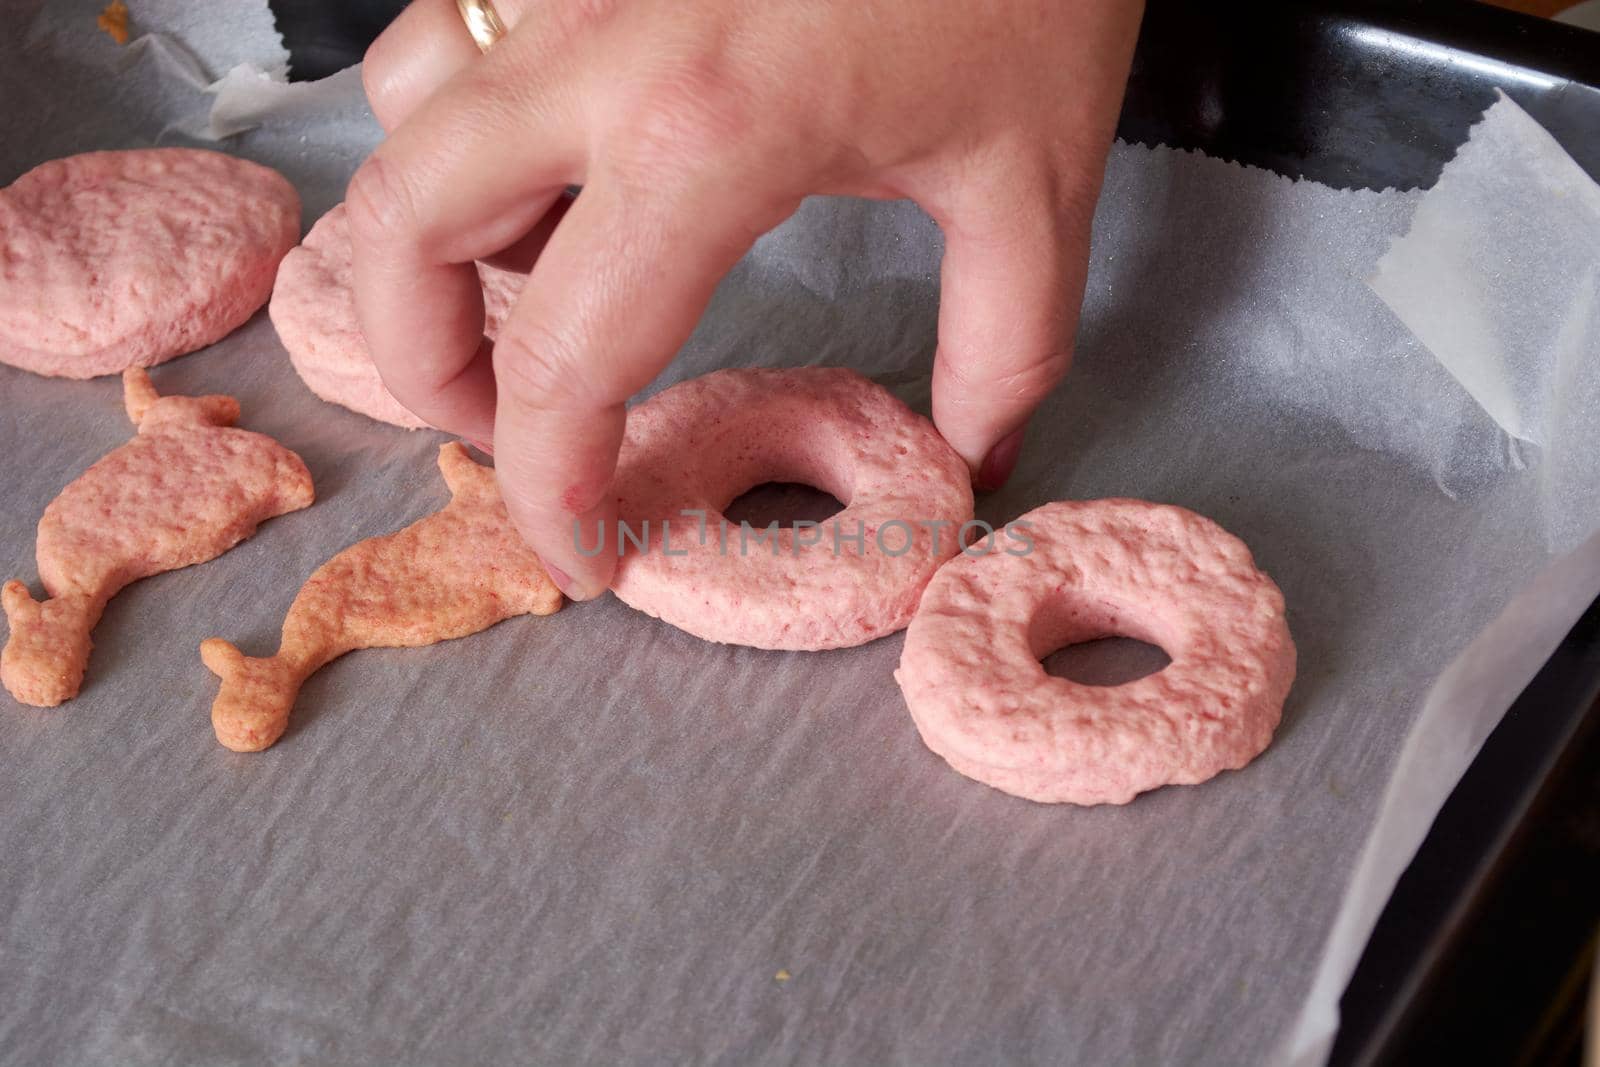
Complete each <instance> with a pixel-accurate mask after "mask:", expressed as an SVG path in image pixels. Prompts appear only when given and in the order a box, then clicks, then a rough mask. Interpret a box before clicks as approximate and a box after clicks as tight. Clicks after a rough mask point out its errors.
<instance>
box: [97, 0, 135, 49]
mask: <svg viewBox="0 0 1600 1067" xmlns="http://www.w3.org/2000/svg"><path fill="white" fill-rule="evenodd" d="M94 24H95V25H96V26H97V27H99V28H100V29H101V30H104V31H105V33H106V34H107V36H109V37H110V38H111V39H112V40H113V41H115V42H117V43H118V44H127V43H128V5H127V4H126V3H124V2H123V0H111V3H109V4H107V5H106V6H105V10H104V11H102V12H100V16H99V17H98V18H96V19H95V20H94Z"/></svg>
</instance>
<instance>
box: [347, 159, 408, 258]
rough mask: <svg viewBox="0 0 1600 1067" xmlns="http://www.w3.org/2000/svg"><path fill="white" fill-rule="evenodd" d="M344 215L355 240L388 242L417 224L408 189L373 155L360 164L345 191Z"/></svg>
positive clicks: (389, 167)
mask: <svg viewBox="0 0 1600 1067" xmlns="http://www.w3.org/2000/svg"><path fill="white" fill-rule="evenodd" d="M345 215H346V218H347V219H348V220H349V223H350V232H351V235H352V236H353V237H354V238H355V239H356V240H357V241H358V242H361V241H368V242H377V241H385V240H391V239H393V237H394V236H395V235H396V234H402V233H406V232H409V231H411V230H412V229H414V228H415V224H416V217H417V214H416V205H415V202H414V200H413V197H412V194H411V191H410V189H409V188H408V187H407V185H406V183H405V182H403V181H402V180H400V178H399V177H398V175H397V173H396V170H395V168H394V167H393V166H391V165H390V164H389V163H388V162H387V161H385V160H383V159H381V158H379V157H378V156H373V157H372V158H370V159H368V160H367V161H366V162H365V163H363V164H362V165H361V168H360V169H359V170H357V171H356V173H355V176H354V177H352V178H351V179H350V186H349V188H348V189H346V190H345Z"/></svg>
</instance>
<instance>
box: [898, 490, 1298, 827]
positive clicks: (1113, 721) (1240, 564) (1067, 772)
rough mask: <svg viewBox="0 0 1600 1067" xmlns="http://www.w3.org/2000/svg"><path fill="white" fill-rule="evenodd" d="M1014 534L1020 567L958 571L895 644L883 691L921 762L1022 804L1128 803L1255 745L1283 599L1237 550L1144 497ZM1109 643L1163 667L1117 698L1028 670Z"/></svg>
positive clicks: (963, 565)
mask: <svg viewBox="0 0 1600 1067" xmlns="http://www.w3.org/2000/svg"><path fill="white" fill-rule="evenodd" d="M1018 522H1019V523H1022V522H1026V523H1028V524H1030V526H1031V530H1027V531H1024V532H1026V533H1028V535H1029V536H1030V537H1031V538H1032V541H1033V544H1034V548H1033V551H1032V552H1031V553H1029V554H1027V555H1010V554H1006V552H1005V551H1004V550H1003V549H999V548H997V550H996V551H994V552H992V553H991V554H989V555H985V556H973V555H964V556H962V557H960V558H958V559H956V560H953V561H952V562H951V563H949V564H948V565H946V566H945V567H944V568H942V569H941V570H940V571H939V573H938V574H937V575H936V576H935V577H934V579H933V581H932V582H931V583H930V584H929V586H928V590H927V592H926V593H924V594H923V597H922V604H921V607H919V608H918V610H917V614H916V618H914V619H913V620H912V622H911V627H910V629H909V630H908V631H907V633H906V643H905V649H904V652H903V653H902V655H901V659H900V669H899V670H897V671H896V672H895V679H896V680H897V681H898V682H899V683H900V688H901V691H902V692H903V693H904V694H905V698H906V705H907V706H908V707H909V708H910V709H911V715H912V718H913V719H915V721H916V724H917V729H918V730H919V731H920V732H921V734H922V739H923V741H924V742H925V743H926V744H927V746H928V747H929V748H930V749H932V750H933V751H934V752H936V753H938V754H939V755H940V756H943V757H944V758H945V760H946V761H947V762H948V763H949V764H950V766H952V767H953V768H955V769H956V770H957V771H959V772H961V773H962V774H964V775H966V776H967V777H969V778H975V779H977V780H978V781H980V782H987V783H988V784H989V785H992V786H994V787H995V788H997V789H1001V790H1004V791H1005V792H1007V793H1014V794H1016V795H1017V796H1022V797H1028V798H1030V799H1032V800H1039V801H1046V802H1067V803H1073V804H1105V803H1109V804H1125V803H1127V802H1128V801H1130V800H1132V799H1133V798H1134V797H1135V796H1136V795H1137V794H1139V793H1141V792H1143V791H1145V790H1147V789H1154V788H1156V787H1158V786H1162V785H1173V784H1192V783H1196V782H1203V781H1205V780H1206V779H1208V778H1211V777H1212V776H1214V775H1215V774H1217V773H1218V772H1219V771H1223V770H1232V769H1237V768H1239V767H1243V766H1244V765H1245V764H1246V763H1248V762H1250V760H1252V759H1254V758H1255V757H1256V756H1257V755H1259V754H1260V753H1261V752H1262V750H1264V749H1265V748H1266V747H1267V745H1268V743H1269V742H1270V741H1271V740H1272V732H1273V730H1274V729H1275V728H1276V727H1277V725H1278V720H1279V717H1280V716H1281V714H1282V711H1283V702H1284V699H1285V698H1286V697H1287V695H1288V692H1289V687H1290V685H1291V684H1292V683H1293V681H1294V673H1295V649H1294V642H1293V641H1292V640H1291V639H1290V636H1289V626H1288V622H1287V621H1286V620H1285V618H1284V604H1283V595H1282V594H1281V593H1280V592H1279V591H1278V587H1277V586H1276V585H1275V584H1274V583H1273V581H1272V579H1271V578H1269V577H1267V575H1265V574H1264V573H1262V572H1261V571H1259V570H1257V569H1256V566H1255V562H1254V560H1253V559H1252V558H1251V556H1250V550H1249V549H1248V548H1247V547H1245V544H1244V542H1242V541H1240V540H1239V539H1238V538H1237V537H1234V536H1233V535H1232V534H1230V533H1228V532H1227V531H1226V530H1224V529H1222V528H1221V527H1220V526H1218V525H1217V524H1216V523H1214V522H1212V521H1211V520H1209V519H1206V518H1203V517H1202V516H1199V515H1196V514H1195V513H1194V512H1192V511H1186V510H1184V509H1183V508H1178V507H1171V506H1167V505H1162V504H1150V503H1146V502H1144V501H1141V500H1089V501H1068V502H1060V503H1054V504H1046V505H1045V506H1043V507H1041V508H1037V509H1035V510H1034V511H1031V512H1029V513H1027V514H1026V515H1024V516H1022V518H1021V519H1019V520H1018ZM1009 544H1010V546H1011V547H1013V548H1015V549H1016V550H1018V551H1020V550H1021V548H1022V545H1021V544H1020V542H1010V543H1009ZM1114 635H1120V636H1125V637H1134V638H1138V639H1139V640H1141V641H1146V642H1148V643H1150V644H1153V645H1159V646H1160V647H1161V648H1162V649H1164V650H1165V651H1166V653H1167V655H1168V656H1169V657H1171V660H1172V662H1171V663H1170V664H1168V665H1167V667H1165V668H1164V669H1162V670H1160V671H1158V672H1156V673H1155V674H1152V675H1149V676H1147V677H1144V678H1140V679H1138V680H1137V681H1133V682H1129V683H1127V684H1125V685H1118V686H1088V685H1080V684H1078V683H1076V682H1072V681H1069V680H1068V679H1065V678H1056V677H1052V676H1051V675H1048V674H1046V673H1045V670H1044V667H1043V665H1042V664H1041V663H1040V662H1039V661H1040V659H1041V658H1042V657H1043V656H1045V655H1048V654H1049V653H1050V652H1053V651H1055V650H1056V649H1058V648H1062V647H1065V646H1066V645H1069V644H1076V643H1079V642H1082V641H1090V640H1094V639H1096V638H1101V637H1109V636H1114Z"/></svg>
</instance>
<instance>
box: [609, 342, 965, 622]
mask: <svg viewBox="0 0 1600 1067" xmlns="http://www.w3.org/2000/svg"><path fill="white" fill-rule="evenodd" d="M765 482H801V483H804V484H806V485H811V486H815V487H816V488H818V489H822V490H825V491H826V492H828V493H831V494H833V496H834V497H836V498H837V499H838V500H839V501H840V502H841V503H843V504H844V505H845V507H844V510H843V511H841V512H840V513H839V514H838V515H837V516H835V517H834V518H831V519H828V520H826V521H825V522H824V523H823V524H822V528H821V529H820V530H818V531H816V532H815V533H816V535H817V536H820V537H821V542H820V543H818V544H812V545H804V544H799V543H797V537H796V531H795V530H794V529H793V528H783V529H781V530H780V531H778V533H777V535H776V545H777V551H776V553H774V552H773V551H772V549H771V548H770V547H769V546H768V544H758V543H756V542H754V541H753V540H751V539H749V538H746V540H745V543H744V551H743V552H742V553H741V551H740V528H739V527H737V526H732V525H730V524H729V523H728V522H727V520H726V519H724V518H723V517H722V513H721V512H722V509H723V508H724V507H726V506H727V505H728V504H729V502H731V501H732V500H733V499H734V498H735V497H737V496H738V495H739V494H740V493H743V492H745V491H746V490H748V489H751V488H754V487H755V486H757V485H761V484H763V483H765ZM616 486H617V494H618V496H619V498H620V510H621V518H622V522H623V523H624V524H625V525H626V526H627V527H628V528H629V529H630V530H632V531H633V532H634V534H635V535H636V536H637V535H638V534H640V533H641V532H642V531H643V528H644V523H645V522H646V521H647V520H648V522H649V524H650V526H649V540H648V544H647V548H646V549H645V550H644V551H640V550H638V549H637V548H635V547H634V546H633V545H632V544H631V543H630V544H628V545H627V546H626V548H625V554H624V555H623V556H622V558H621V559H620V560H619V561H618V566H617V574H616V578H615V580H614V582H613V583H612V589H614V590H615V591H616V594H617V596H618V597H620V598H621V599H622V600H623V601H625V602H626V603H628V604H630V605H632V606H633V607H635V608H638V609H639V610H640V611H643V612H646V613H647V614H650V615H654V616H656V617H658V618H661V619H663V620H665V621H666V622H669V623H671V624H672V625H674V626H676V627H678V628H680V629H683V630H687V631H688V632H689V633H692V634H694V635H695V636H697V637H703V638H705V639H706V640H708V641H721V642H725V643H727V644H734V645H750V646H753V647H755V648H773V649H824V648H843V647H848V646H851V645H860V644H865V643H866V642H868V641H871V640H873V639H875V638H878V637H882V636H884V635H885V634H890V633H894V632H895V631H896V630H901V629H904V628H905V625H906V623H907V622H909V621H910V619H911V614H912V612H913V611H915V610H916V606H917V599H918V598H919V597H920V596H921V595H922V590H923V587H924V586H926V585H927V584H928V579H929V578H931V577H932V576H933V572H934V571H935V570H936V569H937V568H938V566H939V564H940V563H942V562H943V561H944V560H946V559H949V558H950V557H951V556H952V555H954V554H955V553H956V551H957V549H958V544H959V542H958V540H957V538H958V536H959V533H960V527H961V524H962V523H964V522H966V521H968V520H969V519H971V518H972V486H971V476H970V475H969V473H968V471H967V467H966V464H965V463H964V462H962V460H961V457H960V456H958V455H957V454H956V453H955V451H954V450H953V449H952V448H951V447H950V446H949V445H948V444H946V443H945V442H944V439H943V438H941V437H940V436H939V434H938V432H937V431H935V430H934V428H933V425H932V424H931V423H930V422H928V420H926V419H924V418H922V417H921V416H919V415H916V414H914V413H913V412H912V411H911V409H910V408H907V407H906V406H905V405H904V404H902V403H901V402H900V401H899V400H897V399H895V397H894V396H893V395H892V394H890V393H889V392H888V390H886V389H884V388H883V387H882V386H879V385H876V384H874V383H873V382H870V381H868V380H867V379H866V378H863V377H862V376H861V375H859V374H856V373H855V372H854V371H849V370H845V369H843V368H838V367H810V368H803V369H798V370H723V371H717V372H716V373H714V374H708V375H706V376H705V377H703V378H695V379H693V380H691V381H687V382H683V383H680V384H678V385H675V386H673V387H672V388H670V389H667V390H665V391H663V392H661V393H659V394H657V395H656V396H654V397H652V398H651V399H650V400H647V401H645V402H644V403H643V404H640V405H639V406H638V407H636V408H634V409H633V410H632V411H631V412H629V413H628V424H627V433H626V436H625V438H624V440H623V444H622V455H621V458H620V459H619V461H618V464H617V479H616ZM696 508H699V509H704V510H705V511H706V512H707V516H706V526H705V538H704V542H703V543H701V539H700V537H699V534H700V528H699V520H697V519H696V518H694V517H692V516H691V517H685V516H683V514H682V512H683V511H684V509H696ZM663 519H666V520H669V521H670V522H671V526H670V538H671V540H670V545H669V544H668V543H667V539H666V538H664V537H663V536H662V530H661V526H660V523H661V520H663ZM894 520H899V522H902V523H905V524H906V526H907V527H908V528H907V529H901V528H899V527H896V528H894V529H886V530H884V542H883V544H884V545H886V546H887V548H888V549H889V550H890V551H888V552H886V551H883V550H882V546H880V544H879V542H878V531H879V529H880V527H884V526H885V524H887V523H890V522H892V521H894ZM926 522H943V523H945V524H947V525H946V526H945V527H944V528H942V530H941V531H940V535H939V538H938V541H939V543H938V545H937V550H936V548H935V545H934V530H933V529H932V528H930V527H929V526H927V525H923V524H924V523H926ZM835 523H838V524H839V525H838V526H837V530H838V531H839V534H840V537H839V538H838V540H837V544H838V546H839V549H838V551H835V538H834V536H833V533H832V531H833V530H834V529H835V526H834V524H835ZM858 524H859V525H858ZM858 530H859V531H860V532H862V533H863V534H864V537H865V545H864V548H858V547H857V546H856V544H855V542H854V540H853V537H854V535H855V534H856V532H857V531H858ZM758 532H762V531H758ZM615 534H616V531H615V530H608V531H606V542H605V545H604V550H605V551H607V552H615V551H616V550H617V542H616V539H615ZM807 536H808V537H809V536H810V535H807ZM595 537H596V533H595V531H593V530H589V531H585V532H584V534H583V538H582V540H581V541H580V547H581V548H582V549H584V550H592V549H593V548H594V547H595ZM724 537H725V538H726V540H725V541H724ZM801 540H803V539H801ZM723 544H726V546H727V547H726V549H725V550H724V549H723V547H722V546H723ZM906 544H909V546H910V547H909V549H908V550H906V551H905V552H904V553H903V554H900V555H892V554H891V553H895V552H900V550H901V547H902V545H906ZM669 548H670V552H671V554H668V549H669ZM679 552H683V553H685V554H684V555H678V553H679Z"/></svg>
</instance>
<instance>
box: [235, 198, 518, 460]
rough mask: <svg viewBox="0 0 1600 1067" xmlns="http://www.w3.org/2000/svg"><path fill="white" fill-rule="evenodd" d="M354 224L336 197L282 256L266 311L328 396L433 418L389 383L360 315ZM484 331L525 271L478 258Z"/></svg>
mask: <svg viewBox="0 0 1600 1067" xmlns="http://www.w3.org/2000/svg"><path fill="white" fill-rule="evenodd" d="M353 272H354V268H353V267H352V261H351V251H350V224H349V222H348V221H346V219H345V211H344V205H343V204H338V205H336V206H335V207H334V208H333V209H332V210H330V211H329V212H328V213H327V214H326V215H324V216H322V218H320V219H318V220H317V223H316V225H315V226H313V227H311V232H310V233H308V234H306V239H305V240H304V241H303V242H301V244H300V246H299V247H298V248H296V249H294V250H293V251H291V252H290V253H289V254H288V255H287V256H285V257H284V258H283V263H282V265H281V266H279V268H278V281H277V284H276V285H275V286H274V287H273V290H272V303H271V304H270V305H269V306H268V309H267V310H268V314H270V315H271V316H272V324H273V326H275V327H277V330H278V337H279V338H280V339H281V340H282V341H283V347H284V348H286V349H288V350H289V361H290V362H291V363H292V364H293V365H294V369H295V373H296V374H298V375H300V379H301V380H302V381H304V382H305V383H306V386H307V388H309V389H310V390H311V391H312V392H313V393H315V394H317V395H318V396H319V397H321V398H322V399H324V400H326V401H328V402H329V403H333V404H339V405H341V406H342V407H347V408H349V409H350V410H351V411H354V412H358V413H360V414H362V415H366V416H367V417H368V418H373V419H377V420H378V421H380V422H388V423H393V424H394V425H396V426H403V427H405V428H406V429H410V430H415V429H420V428H422V427H424V426H426V425H427V424H426V423H424V422H423V421H422V420H421V419H419V418H417V417H416V416H415V415H413V414H412V413H411V411H410V410H409V409H408V408H406V407H405V406H403V405H402V404H401V403H400V401H398V400H396V399H395V398H394V396H393V395H391V394H390V392H389V390H388V389H387V388H385V387H384V384H383V379H382V378H381V377H380V376H379V374H378V367H377V365H376V364H375V363H373V362H372V353H371V351H370V350H369V349H368V348H367V339H366V337H365V336H363V335H362V333H361V323H360V321H359V320H358V319H357V318H356V304H355V296H354V293H353V291H352V289H351V278H352V274H353ZM478 278H479V280H480V281H481V282H482V283H483V310H484V333H485V334H487V335H488V336H489V337H490V338H491V339H493V338H494V337H496V336H497V335H498V334H499V332H500V324H501V323H502V322H504V321H505V318H506V316H507V315H509V314H510V313H511V305H512V304H513V303H515V302H516V299H517V294H518V293H520V292H521V291H522V285H523V283H524V282H525V281H526V280H527V278H526V276H525V275H521V274H515V273H513V272H511V271H504V270H497V269H496V268H494V267H487V266H484V265H483V264H481V263H480V264H479V265H478Z"/></svg>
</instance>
